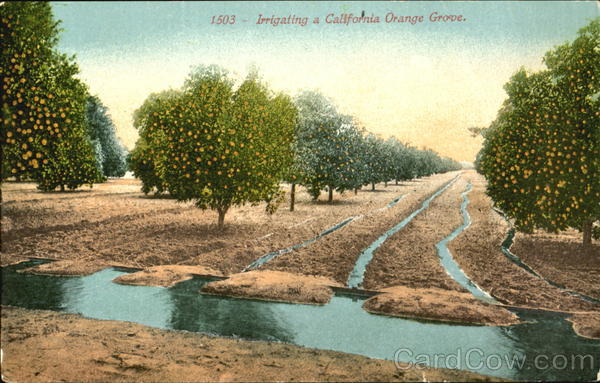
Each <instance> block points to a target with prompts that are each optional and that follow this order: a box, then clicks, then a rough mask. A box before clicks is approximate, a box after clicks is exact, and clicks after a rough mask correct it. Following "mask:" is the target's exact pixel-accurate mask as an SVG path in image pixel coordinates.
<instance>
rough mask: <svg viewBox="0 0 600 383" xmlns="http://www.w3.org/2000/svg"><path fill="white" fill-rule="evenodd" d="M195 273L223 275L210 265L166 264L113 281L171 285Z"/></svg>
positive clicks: (133, 283) (189, 277)
mask: <svg viewBox="0 0 600 383" xmlns="http://www.w3.org/2000/svg"><path fill="white" fill-rule="evenodd" d="M193 274H200V275H214V276H221V275H222V274H221V273H220V272H219V271H216V270H213V269H211V268H210V267H204V266H181V265H165V266H154V267H149V268H147V269H144V270H142V271H138V272H137V273H132V274H124V275H121V276H120V277H117V278H115V279H113V282H115V283H120V284H123V285H137V286H162V287H170V286H173V285H174V284H176V283H179V282H183V281H186V280H188V279H191V278H192V275H193Z"/></svg>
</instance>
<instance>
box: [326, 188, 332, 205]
mask: <svg viewBox="0 0 600 383" xmlns="http://www.w3.org/2000/svg"><path fill="white" fill-rule="evenodd" d="M328 189H329V199H328V200H327V202H329V203H333V187H331V185H329V186H328Z"/></svg>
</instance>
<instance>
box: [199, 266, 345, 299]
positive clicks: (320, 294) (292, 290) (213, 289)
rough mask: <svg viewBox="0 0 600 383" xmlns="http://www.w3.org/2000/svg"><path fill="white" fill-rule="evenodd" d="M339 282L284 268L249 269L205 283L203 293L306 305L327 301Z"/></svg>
mask: <svg viewBox="0 0 600 383" xmlns="http://www.w3.org/2000/svg"><path fill="white" fill-rule="evenodd" d="M337 285H339V284H338V283H336V282H334V281H332V280H331V279H327V278H323V277H312V276H306V275H298V274H291V273H286V272H282V271H269V270H261V271H248V272H246V273H240V274H234V275H232V276H231V277H229V278H228V279H225V280H222V281H215V282H210V283H207V284H205V285H204V286H202V289H201V291H202V292H203V293H209V294H217V295H226V296H231V297H238V298H253V299H262V300H270V301H284V302H294V303H305V304H326V303H328V302H329V301H330V300H331V297H332V296H333V290H332V289H331V286H337Z"/></svg>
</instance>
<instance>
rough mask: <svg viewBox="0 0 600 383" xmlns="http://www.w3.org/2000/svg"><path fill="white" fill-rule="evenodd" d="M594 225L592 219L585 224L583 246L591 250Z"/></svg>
mask: <svg viewBox="0 0 600 383" xmlns="http://www.w3.org/2000/svg"><path fill="white" fill-rule="evenodd" d="M592 223H593V221H592V220H591V219H588V220H587V221H585V222H584V223H583V246H584V247H585V248H589V247H590V246H591V245H592Z"/></svg>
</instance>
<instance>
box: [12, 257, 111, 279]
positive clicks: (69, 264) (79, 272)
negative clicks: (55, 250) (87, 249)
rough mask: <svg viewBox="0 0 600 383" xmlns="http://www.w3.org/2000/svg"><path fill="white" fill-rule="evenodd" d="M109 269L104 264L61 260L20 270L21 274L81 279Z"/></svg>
mask: <svg viewBox="0 0 600 383" xmlns="http://www.w3.org/2000/svg"><path fill="white" fill-rule="evenodd" d="M107 267H110V265H108V264H105V263H102V262H92V261H88V262H85V261H84V262H82V261H77V260H61V261H54V262H50V263H44V264H41V265H37V266H33V267H29V268H27V269H23V270H19V272H20V273H29V274H49V275H66V276H72V277H79V276H84V275H90V274H94V273H96V272H98V271H100V270H103V269H106V268H107Z"/></svg>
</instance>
